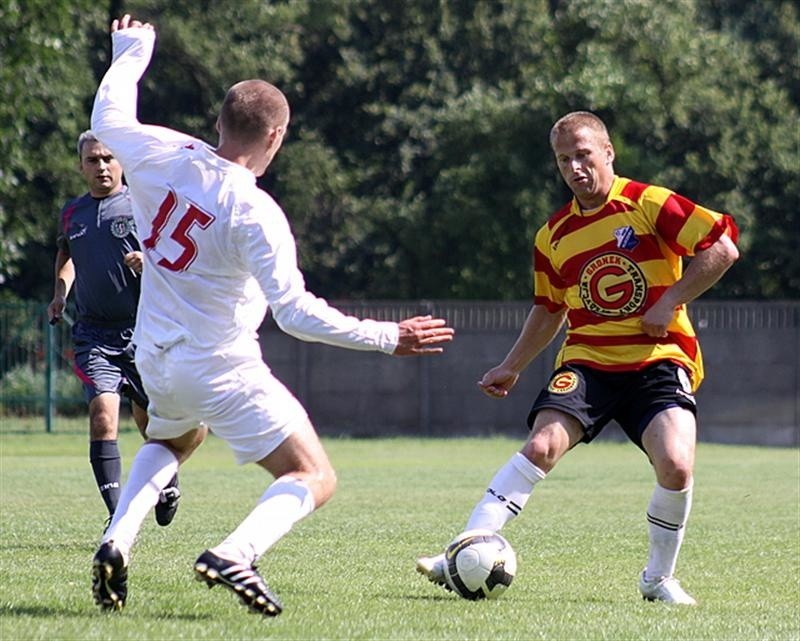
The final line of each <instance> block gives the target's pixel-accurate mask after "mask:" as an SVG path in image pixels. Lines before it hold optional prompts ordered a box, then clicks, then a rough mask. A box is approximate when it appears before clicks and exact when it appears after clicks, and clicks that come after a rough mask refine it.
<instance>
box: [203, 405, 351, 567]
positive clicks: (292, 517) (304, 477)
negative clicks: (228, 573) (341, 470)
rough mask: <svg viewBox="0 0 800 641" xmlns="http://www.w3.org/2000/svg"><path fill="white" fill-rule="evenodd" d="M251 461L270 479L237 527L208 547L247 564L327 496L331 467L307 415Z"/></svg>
mask: <svg viewBox="0 0 800 641" xmlns="http://www.w3.org/2000/svg"><path fill="white" fill-rule="evenodd" d="M257 464H258V465H260V466H261V467H263V468H264V469H265V470H267V471H268V472H269V473H270V474H272V476H273V477H274V478H275V480H274V481H273V483H272V484H271V485H270V486H269V487H268V488H267V490H266V491H265V492H264V494H263V495H262V496H261V498H260V499H259V500H258V503H257V504H256V506H255V508H254V509H253V511H252V512H250V514H249V515H248V516H247V517H246V518H245V520H244V521H243V522H242V523H241V524H240V525H239V527H237V528H236V530H234V531H233V532H232V533H231V534H230V535H229V536H228V537H227V538H226V539H225V540H224V541H223V542H222V543H221V544H220V545H218V546H216V547H215V548H212V551H213V552H215V553H217V554H219V555H221V556H224V557H227V558H230V559H236V560H240V561H244V562H247V563H251V564H252V563H254V562H255V561H256V560H257V559H258V558H260V557H261V556H262V555H263V554H264V553H265V552H266V551H267V550H268V549H269V548H271V547H272V546H273V545H275V543H277V542H278V540H280V539H281V538H282V537H283V536H284V535H285V534H286V533H287V532H289V530H290V529H291V528H292V526H293V525H294V524H295V523H296V522H297V521H299V520H300V519H302V518H303V517H305V516H307V515H308V514H310V513H311V512H312V511H313V510H314V509H316V508H318V507H321V506H322V505H323V504H324V503H325V502H327V501H328V499H329V498H330V497H331V496H332V494H333V492H334V490H335V487H336V475H335V473H334V470H333V467H332V466H331V464H330V461H329V460H328V456H327V454H326V453H325V450H324V449H323V447H322V444H321V443H320V441H319V438H318V437H317V435H316V433H315V431H314V428H313V427H312V426H311V423H310V422H309V421H308V420H307V419H305V420H303V421H302V423H301V424H300V425H299V426H298V428H297V429H296V430H295V431H294V432H293V433H291V434H290V435H289V436H288V437H287V438H286V440H284V441H283V442H282V443H281V444H280V445H279V446H278V447H277V448H276V449H275V450H274V451H272V452H271V453H270V454H268V455H267V456H265V457H264V458H263V459H261V460H259V461H257Z"/></svg>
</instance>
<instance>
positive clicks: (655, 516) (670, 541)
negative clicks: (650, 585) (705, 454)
mask: <svg viewBox="0 0 800 641" xmlns="http://www.w3.org/2000/svg"><path fill="white" fill-rule="evenodd" d="M691 509H692V485H689V487H687V488H685V489H683V490H667V489H665V488H663V487H661V486H660V485H658V484H656V488H655V490H653V496H652V498H651V499H650V505H648V506H647V523H648V526H649V527H648V529H649V531H650V554H649V556H648V559H647V567H646V568H645V579H647V580H656V579H659V578H661V577H670V576H672V574H673V572H675V564H676V563H677V561H678V552H679V551H680V549H681V543H682V542H683V535H684V533H685V531H686V528H685V526H686V520H687V519H688V518H689V512H690V511H691Z"/></svg>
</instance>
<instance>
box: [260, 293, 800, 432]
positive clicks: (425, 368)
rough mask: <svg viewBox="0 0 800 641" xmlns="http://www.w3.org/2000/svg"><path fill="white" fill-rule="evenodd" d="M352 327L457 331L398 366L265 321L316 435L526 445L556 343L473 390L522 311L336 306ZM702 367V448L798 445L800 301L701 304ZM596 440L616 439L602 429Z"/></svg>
mask: <svg viewBox="0 0 800 641" xmlns="http://www.w3.org/2000/svg"><path fill="white" fill-rule="evenodd" d="M334 304H335V305H336V306H337V307H339V309H342V310H343V311H345V312H347V313H351V314H353V315H356V316H359V317H362V318H363V317H370V318H377V319H379V320H399V319H401V318H405V317H407V316H411V315H414V314H417V313H427V312H431V313H433V314H435V315H438V316H442V317H444V318H446V319H448V322H449V323H450V324H451V325H452V326H453V327H455V329H456V332H457V338H456V340H455V341H454V342H453V343H452V344H450V345H448V346H447V347H446V349H445V353H444V354H442V355H439V356H431V357H413V358H397V357H389V356H385V355H383V354H377V353H372V352H355V351H351V350H343V349H338V348H334V347H328V346H325V345H320V344H312V343H304V342H301V341H297V340H295V339H293V338H291V337H289V336H287V335H285V334H283V333H282V332H281V331H280V330H278V329H277V327H276V326H275V324H274V323H273V322H272V321H269V320H268V321H267V322H266V323H265V324H264V326H263V327H262V330H261V345H262V351H263V354H264V358H265V360H266V362H267V363H268V364H269V365H270V367H271V368H272V369H273V371H274V372H275V374H276V375H277V376H278V378H280V379H281V380H282V381H283V382H284V383H285V384H286V385H287V386H288V387H289V389H291V390H292V391H293V392H294V393H295V394H296V395H297V397H298V398H299V399H300V400H301V402H302V403H303V404H304V405H305V407H306V408H307V409H308V411H309V414H310V416H311V418H312V421H313V422H314V424H315V425H316V427H317V429H318V430H319V432H320V433H321V434H324V435H342V434H346V435H352V436H389V435H414V436H461V435H489V434H507V435H509V436H514V437H519V438H520V439H522V438H524V437H525V435H526V434H527V426H526V424H525V419H526V417H527V414H528V410H529V408H530V405H531V403H532V402H533V399H534V398H535V397H536V395H537V394H538V392H539V390H540V389H541V387H542V386H543V385H544V384H545V383H546V381H547V378H548V377H549V374H550V372H551V370H552V364H553V360H554V358H555V353H556V350H557V346H558V343H560V341H558V340H557V341H554V343H553V345H551V346H550V347H549V348H548V349H547V351H546V352H545V353H544V354H543V355H542V356H540V357H539V358H538V359H537V360H536V361H534V362H533V363H532V364H531V365H530V367H529V368H528V369H527V370H526V371H525V372H524V374H523V376H522V377H521V379H520V381H519V383H518V384H517V386H516V388H515V389H514V390H513V391H512V393H511V394H510V395H509V396H508V397H507V398H506V399H502V400H496V399H490V398H488V397H487V396H485V395H484V394H482V393H481V392H480V391H479V390H478V388H477V385H476V383H477V380H478V379H479V378H480V377H481V376H482V375H483V373H484V372H485V371H486V370H487V369H489V368H490V367H492V366H494V365H496V364H497V363H498V362H499V361H500V360H501V359H502V358H503V356H505V354H506V352H507V351H508V349H509V348H510V347H511V345H512V344H513V342H514V341H515V340H516V338H517V335H518V333H519V329H520V327H521V326H522V323H523V322H524V320H525V318H526V316H527V314H528V311H529V309H530V307H529V304H527V303H507V302H463V301H432V302H426V301H422V302H399V303H383V302H369V303H354V302H338V303H334ZM692 318H693V321H694V323H695V327H696V329H697V333H698V336H699V338H700V342H701V346H702V349H703V353H704V357H705V365H706V381H705V382H704V383H703V385H702V387H701V388H700V390H699V392H698V405H699V418H700V423H699V425H700V432H699V437H700V440H701V441H710V442H717V443H748V444H757V445H778V446H797V445H800V302H796V301H789V302H777V303H776V302H770V303H735V302H724V303H723V302H713V301H712V302H703V301H698V302H696V303H694V304H693V306H692ZM602 438H610V439H622V438H624V436H623V435H622V432H621V430H619V428H618V427H616V426H615V425H612V426H609V428H607V429H606V431H605V432H604V434H603V437H602Z"/></svg>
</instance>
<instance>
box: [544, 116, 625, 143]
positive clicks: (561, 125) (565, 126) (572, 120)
mask: <svg viewBox="0 0 800 641" xmlns="http://www.w3.org/2000/svg"><path fill="white" fill-rule="evenodd" d="M581 127H586V128H588V129H591V130H592V131H595V132H597V133H598V134H600V136H601V137H602V138H603V142H611V137H610V136H609V135H608V129H607V128H606V124H605V123H604V122H603V121H602V120H600V118H599V117H598V116H596V115H595V114H593V113H592V112H591V111H572V112H570V113H568V114H567V115H565V116H561V118H559V119H558V120H556V123H555V124H554V125H553V127H552V129H550V146H551V147H553V145H554V144H555V141H556V138H557V137H558V136H560V135H561V134H564V133H566V132H568V131H575V130H576V129H580V128H581Z"/></svg>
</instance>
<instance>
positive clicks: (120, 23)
mask: <svg viewBox="0 0 800 641" xmlns="http://www.w3.org/2000/svg"><path fill="white" fill-rule="evenodd" d="M153 28H154V27H153V25H151V24H150V23H149V22H144V23H143V22H141V21H140V20H134V19H133V18H131V16H130V14H129V13H126V14H125V15H124V16H122V17H121V18H120V19H119V20H114V21H113V22H112V23H111V33H114V32H115V31H121V30H122V29H153Z"/></svg>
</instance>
